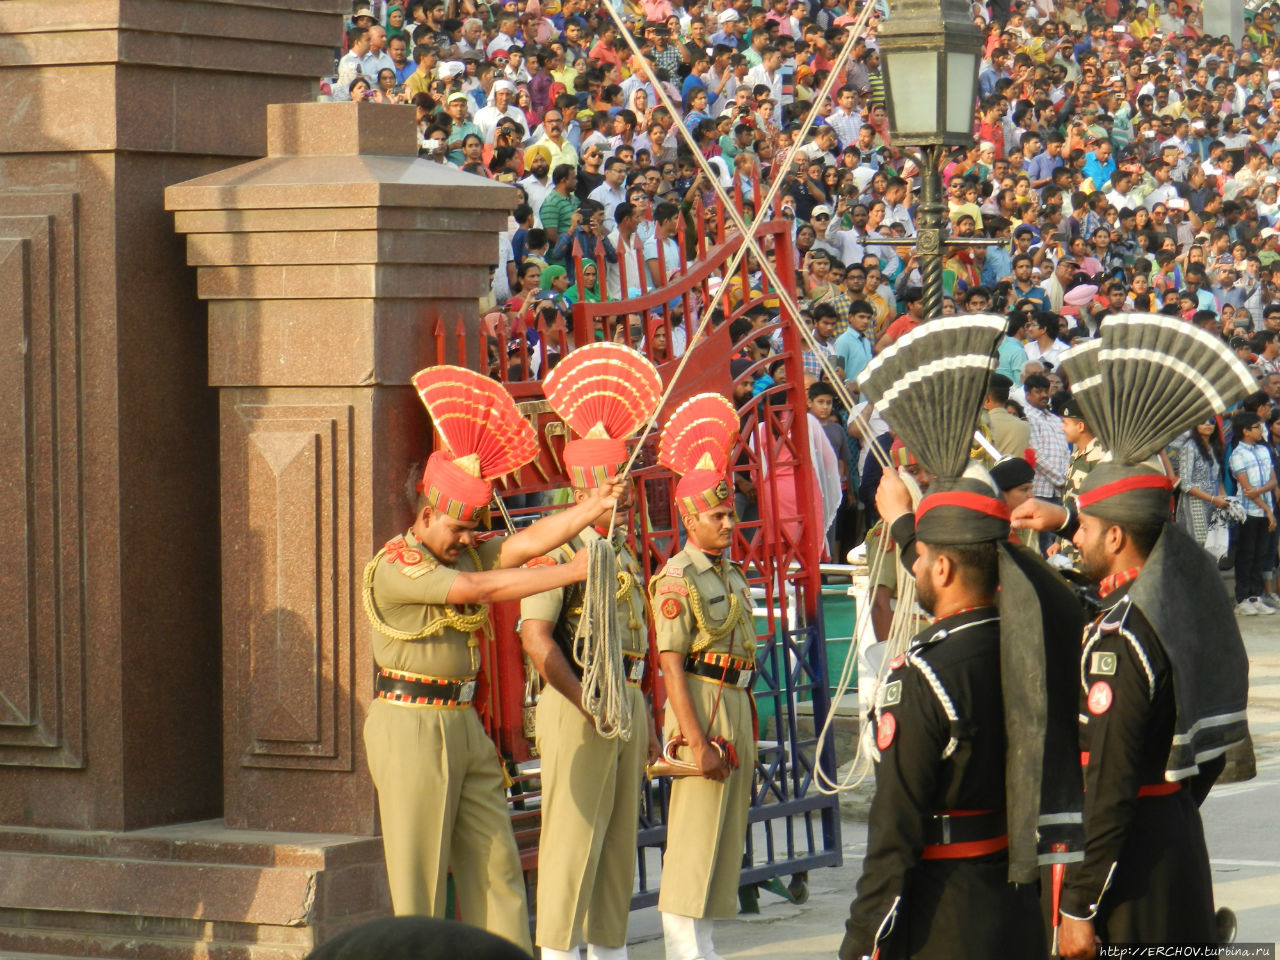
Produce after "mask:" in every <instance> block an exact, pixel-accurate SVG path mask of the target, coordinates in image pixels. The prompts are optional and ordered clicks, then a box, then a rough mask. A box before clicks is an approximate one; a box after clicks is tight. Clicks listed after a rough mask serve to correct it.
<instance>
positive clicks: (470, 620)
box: [361, 547, 493, 670]
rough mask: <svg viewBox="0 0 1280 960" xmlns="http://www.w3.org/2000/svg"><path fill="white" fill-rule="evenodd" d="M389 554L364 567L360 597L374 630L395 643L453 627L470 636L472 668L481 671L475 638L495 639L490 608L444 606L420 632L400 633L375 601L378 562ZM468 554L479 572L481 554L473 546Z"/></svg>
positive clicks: (468, 639) (371, 561)
mask: <svg viewBox="0 0 1280 960" xmlns="http://www.w3.org/2000/svg"><path fill="white" fill-rule="evenodd" d="M386 552H387V548H386V547H383V548H382V549H381V550H379V551H378V552H377V553H376V554H374V557H373V559H372V560H370V561H369V562H368V563H367V564H365V568H364V577H363V583H362V586H361V595H362V597H363V598H364V612H365V616H367V617H368V618H369V622H370V623H371V624H373V628H374V629H375V630H377V631H378V632H379V633H381V634H382V635H383V636H385V637H390V638H391V639H392V640H405V641H413V640H425V639H426V638H427V637H431V636H437V635H439V634H441V633H443V632H444V631H445V630H446V629H447V628H449V627H452V628H453V629H454V630H457V631H458V632H459V633H465V634H466V635H467V650H468V653H469V654H470V656H471V669H472V670H479V669H480V657H479V655H478V653H477V649H476V648H477V647H479V645H480V641H479V639H478V638H477V637H476V631H477V630H482V631H483V632H484V638H485V640H486V641H488V640H492V639H493V624H492V623H491V622H490V621H489V608H488V606H486V605H484V604H479V605H476V606H475V607H474V608H473V609H474V610H475V611H476V612H475V613H465V612H463V610H465V609H466V608H465V607H464V608H463V609H462V610H459V609H458V608H457V607H455V606H453V605H452V604H448V603H446V604H445V605H444V609H445V613H444V615H443V616H440V617H436V618H435V619H433V620H430V621H428V622H427V625H426V626H424V627H423V628H422V629H421V630H418V631H416V632H409V631H407V630H397V629H396V628H395V627H393V626H391V624H389V623H387V621H386V620H384V619H383V617H382V613H381V611H379V610H378V605H377V604H376V603H375V602H374V599H373V575H374V573H375V572H376V571H377V569H378V563H379V561H381V560H382V557H383V555H384V554H385V553H386ZM467 554H468V555H469V556H470V557H471V562H472V564H473V565H474V566H475V568H476V570H477V571H478V570H480V555H479V554H478V553H476V551H475V550H474V549H472V548H471V547H467Z"/></svg>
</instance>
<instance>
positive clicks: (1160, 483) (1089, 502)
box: [1076, 473, 1173, 510]
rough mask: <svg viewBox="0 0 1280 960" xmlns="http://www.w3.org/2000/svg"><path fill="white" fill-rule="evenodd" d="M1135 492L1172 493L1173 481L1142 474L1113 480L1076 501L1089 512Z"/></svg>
mask: <svg viewBox="0 0 1280 960" xmlns="http://www.w3.org/2000/svg"><path fill="white" fill-rule="evenodd" d="M1134 490H1170V491H1171V490H1173V481H1171V480H1170V479H1169V478H1168V477H1166V476H1165V475H1164V474H1162V473H1140V474H1138V475H1137V476H1133V477H1123V478H1121V479H1119V480H1112V481H1111V482H1110V483H1104V484H1103V485H1102V486H1100V487H1098V488H1097V489H1096V490H1090V491H1089V492H1088V493H1082V494H1080V499H1079V500H1077V501H1076V505H1077V506H1078V507H1079V508H1080V509H1081V510H1087V509H1089V508H1090V507H1091V506H1093V505H1094V504H1095V503H1099V502H1100V501H1102V500H1106V499H1108V498H1109V497H1115V496H1119V495H1120V494H1122V493H1132V492H1133V491H1134Z"/></svg>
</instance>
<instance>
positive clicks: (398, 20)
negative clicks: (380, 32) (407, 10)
mask: <svg viewBox="0 0 1280 960" xmlns="http://www.w3.org/2000/svg"><path fill="white" fill-rule="evenodd" d="M396 37H399V38H400V39H401V40H403V41H404V42H405V44H406V45H407V46H409V47H410V48H412V47H413V40H412V39H411V38H410V37H409V31H408V30H406V29H405V28H404V10H403V9H402V8H401V7H399V6H392V7H388V8H387V43H391V41H392V40H394V39H395V38H396Z"/></svg>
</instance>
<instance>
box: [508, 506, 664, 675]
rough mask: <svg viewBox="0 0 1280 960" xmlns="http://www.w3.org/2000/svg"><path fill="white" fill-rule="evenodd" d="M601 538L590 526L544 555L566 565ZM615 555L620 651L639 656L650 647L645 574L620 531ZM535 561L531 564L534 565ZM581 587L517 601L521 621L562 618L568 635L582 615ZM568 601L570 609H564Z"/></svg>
mask: <svg viewBox="0 0 1280 960" xmlns="http://www.w3.org/2000/svg"><path fill="white" fill-rule="evenodd" d="M601 539H603V537H601V536H600V534H599V533H597V532H596V531H595V529H594V528H592V527H587V528H586V529H585V530H583V531H582V533H580V534H579V535H578V536H576V537H574V538H573V539H572V540H570V541H569V542H568V543H567V544H565V545H564V546H562V547H557V548H556V549H555V550H553V551H551V553H549V554H548V555H547V556H548V557H549V558H550V559H551V560H553V561H554V562H556V563H568V562H569V561H570V560H572V559H573V555H574V554H575V553H577V552H578V551H579V550H585V549H586V548H587V544H589V543H592V542H593V541H596V540H601ZM614 552H615V553H616V554H617V557H618V573H619V574H620V575H621V577H622V578H624V579H622V580H621V581H620V582H619V584H618V589H617V590H616V591H615V594H620V595H619V596H618V597H617V601H618V607H617V613H618V617H617V630H618V636H619V637H621V639H622V651H623V652H624V653H628V654H631V655H633V656H641V655H643V654H644V653H645V651H646V650H648V648H649V627H648V622H647V618H646V616H645V600H644V571H643V570H641V569H640V563H639V561H638V560H636V558H635V556H634V555H633V554H632V553H631V550H630V549H629V548H628V547H627V542H626V535H625V534H624V533H622V532H621V531H618V532H615V534H614ZM537 562H538V561H536V560H535V561H531V563H537ZM583 587H584V584H572V585H571V586H568V587H556V588H555V589H553V590H545V591H543V592H542V593H535V594H534V595H533V596H531V597H525V598H524V599H523V600H521V601H520V619H521V620H545V621H546V622H547V623H557V622H560V621H561V619H562V618H563V623H564V626H565V629H566V630H567V631H568V634H569V636H573V635H574V634H576V633H577V631H578V620H579V618H580V617H581V616H582V599H583ZM566 598H568V602H569V604H570V606H569V607H568V608H567V609H566V608H565V602H566Z"/></svg>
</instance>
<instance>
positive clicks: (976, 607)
mask: <svg viewBox="0 0 1280 960" xmlns="http://www.w3.org/2000/svg"><path fill="white" fill-rule="evenodd" d="M989 606H991V604H989V603H975V604H974V605H973V606H972V607H961V608H960V609H959V610H952V611H951V612H950V613H948V614H947V615H946V616H945V617H934V618H933V619H932V620H930V621H929V624H930V626H932V625H933V624H935V623H937V622H938V621H939V620H950V619H951V618H952V617H958V616H960V614H962V613H971V612H973V611H974V610H981V609H982V608H983V607H989Z"/></svg>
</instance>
